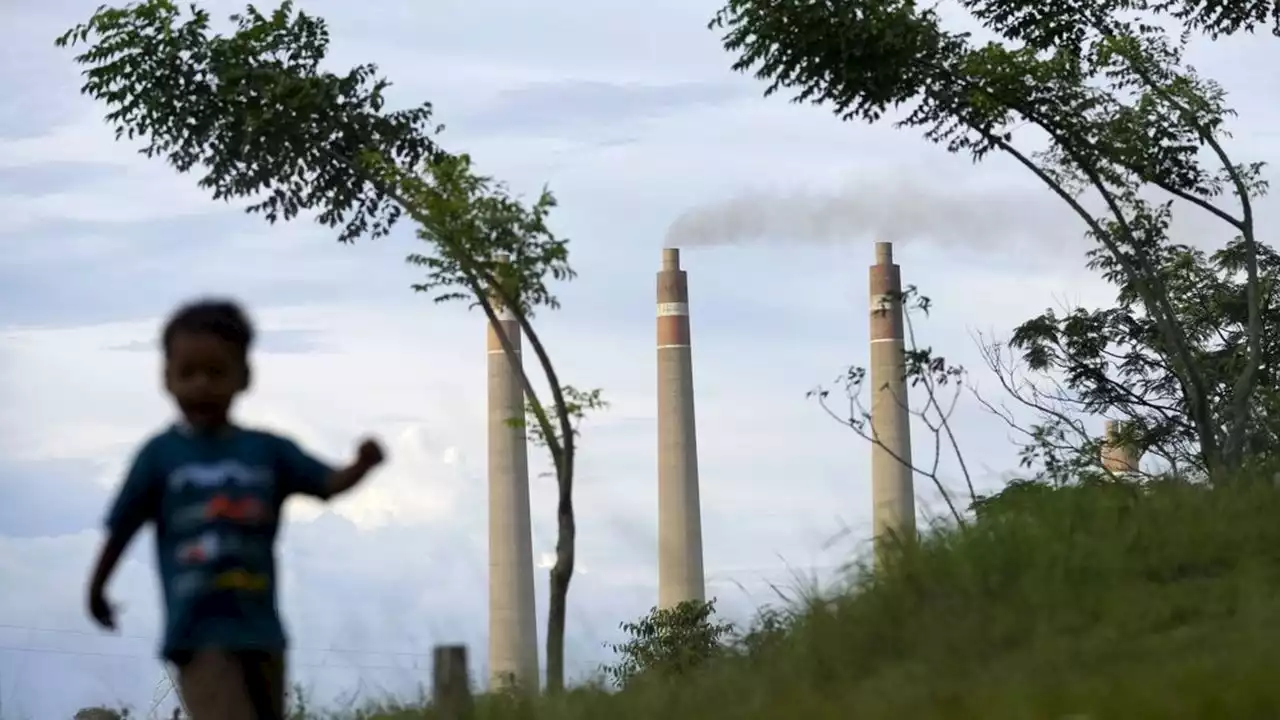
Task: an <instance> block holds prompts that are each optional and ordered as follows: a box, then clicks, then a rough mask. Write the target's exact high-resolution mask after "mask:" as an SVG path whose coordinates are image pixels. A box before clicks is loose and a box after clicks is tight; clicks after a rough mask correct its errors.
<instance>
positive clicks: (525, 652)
mask: <svg viewBox="0 0 1280 720" xmlns="http://www.w3.org/2000/svg"><path fill="white" fill-rule="evenodd" d="M497 260H498V262H507V261H508V260H509V258H508V257H507V256H506V255H499V256H498V258H497ZM494 311H495V312H496V313H497V315H498V324H497V326H496V327H495V326H494V325H493V324H489V331H488V338H487V340H488V342H487V346H488V351H489V352H488V355H489V677H490V684H491V686H492V687H494V688H495V689H498V688H511V687H518V688H524V689H529V688H533V689H536V688H538V687H539V679H538V629H537V625H536V622H537V615H536V612H535V608H534V599H533V597H534V596H533V542H532V540H531V537H530V536H531V529H530V520H529V455H528V448H527V447H526V439H525V438H526V434H525V428H524V426H523V424H519V425H514V424H513V423H512V420H513V419H515V420H516V421H523V420H524V387H523V385H522V384H521V382H520V371H519V365H518V364H516V363H518V362H519V360H518V359H517V360H516V362H515V363H513V362H512V361H511V360H510V359H508V358H507V355H506V353H504V352H503V350H502V343H501V342H500V341H499V339H498V333H499V332H501V333H502V334H503V335H505V336H506V337H507V338H509V339H510V341H511V344H512V346H514V348H515V350H516V353H517V358H518V355H519V353H520V325H519V323H517V322H516V318H515V314H514V313H513V312H511V310H510V309H508V308H506V307H502V306H501V305H500V303H499V302H497V301H496V300H495V301H494Z"/></svg>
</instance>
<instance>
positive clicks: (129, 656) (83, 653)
mask: <svg viewBox="0 0 1280 720" xmlns="http://www.w3.org/2000/svg"><path fill="white" fill-rule="evenodd" d="M0 652H19V653H35V654H45V655H70V656H73V657H103V658H114V659H117V660H138V661H146V662H153V661H156V660H157V658H155V657H154V656H152V655H141V654H138V653H110V652H95V651H92V650H66V649H63V648H40V647H21V646H17V645H0ZM335 654H337V653H335ZM289 665H290V666H292V667H305V668H327V669H334V670H419V669H421V668H419V667H418V666H417V665H416V664H414V665H366V664H361V663H343V664H331V663H327V662H296V661H290V662H289Z"/></svg>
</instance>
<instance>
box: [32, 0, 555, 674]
mask: <svg viewBox="0 0 1280 720" xmlns="http://www.w3.org/2000/svg"><path fill="white" fill-rule="evenodd" d="M230 20H231V24H232V26H233V29H232V31H231V32H230V33H229V34H215V33H214V32H213V31H212V30H211V28H210V17H209V13H208V12H206V11H204V10H202V9H200V8H199V7H197V6H195V5H192V6H191V7H190V8H187V9H185V10H184V9H182V8H179V6H178V5H177V4H176V3H174V2H172V1H171V0H141V1H140V2H133V3H129V4H127V5H125V6H123V7H120V8H112V7H106V6H103V7H100V8H99V9H98V10H97V11H96V12H95V13H94V14H93V15H92V17H90V18H89V20H88V21H87V22H85V23H83V24H80V25H77V26H75V27H74V28H72V29H71V30H69V31H68V32H67V33H66V34H64V35H63V36H61V37H60V38H58V40H57V44H58V45H59V46H75V45H85V46H87V47H86V48H85V49H84V50H83V52H81V53H80V54H79V55H77V56H76V58H75V59H76V62H77V63H78V64H80V65H81V66H83V68H84V70H83V76H84V78H85V81H84V85H83V87H82V88H81V90H82V92H83V93H84V94H86V95H88V96H90V97H92V98H94V99H95V100H98V101H101V102H103V103H105V104H106V106H107V107H108V108H109V112H107V113H106V120H107V122H108V123H109V124H110V125H111V126H112V127H113V128H114V129H115V132H116V137H117V138H121V137H128V138H129V139H134V138H138V139H140V140H142V141H143V142H144V143H145V146H144V147H143V149H142V150H141V152H142V153H144V154H145V155H147V156H148V157H153V156H160V157H162V158H164V159H165V160H167V161H168V162H169V164H171V165H172V166H173V167H174V168H176V169H177V170H178V171H179V172H182V173H187V172H192V173H196V174H198V175H199V181H198V183H199V186H200V187H202V188H204V189H206V190H209V191H210V192H211V194H212V196H213V197H214V198H215V199H223V200H228V201H229V200H231V199H232V198H239V199H248V200H250V201H252V203H253V204H251V205H250V206H249V207H248V208H247V209H248V211H249V212H251V213H259V214H261V215H262V216H263V217H264V218H265V219H266V220H268V221H269V222H272V223H274V222H276V221H278V220H290V219H293V218H296V217H298V216H299V215H301V214H303V213H309V214H313V215H314V219H315V220H316V221H317V222H319V223H321V224H323V225H325V226H327V227H331V228H335V229H336V230H337V234H338V240H339V241H341V242H353V241H355V240H356V239H358V238H361V237H367V238H369V239H376V238H379V237H384V236H386V235H388V234H389V233H390V232H391V230H392V228H393V227H394V226H395V224H396V223H397V222H398V221H399V220H400V219H401V218H402V216H404V215H407V216H408V217H409V218H410V219H411V220H412V221H413V222H414V223H415V224H416V225H417V235H418V237H419V238H420V239H421V240H422V241H423V242H424V243H425V245H426V246H427V248H428V249H427V250H426V251H424V252H421V253H414V254H412V255H410V256H409V257H408V262H410V263H411V264H413V265H415V266H419V267H422V268H423V269H424V272H425V273H426V277H425V278H424V280H423V281H422V282H421V283H419V284H417V285H415V286H414V289H415V290H417V291H421V292H428V293H432V294H434V299H435V300H436V301H437V302H442V301H449V300H458V299H462V300H465V301H468V302H469V303H470V304H471V305H472V306H473V307H474V306H478V307H479V308H480V309H481V310H482V311H483V312H484V314H485V316H486V318H487V319H488V320H489V322H490V323H491V324H493V325H494V326H495V327H498V328H501V326H500V325H499V324H498V318H497V315H496V313H495V301H496V302H497V303H499V304H500V305H501V306H502V307H504V308H507V309H509V310H510V311H511V312H512V313H513V314H514V315H515V317H516V320H517V321H518V323H519V326H520V328H521V331H522V332H523V333H524V334H525V336H526V337H527V338H528V340H529V344H530V345H531V347H532V349H533V351H534V354H535V355H536V357H537V360H538V364H539V366H540V367H541V370H542V372H543V374H544V376H545V378H546V381H547V383H548V385H549V387H550V393H551V400H552V402H551V403H550V404H551V406H552V408H553V411H552V412H553V413H554V419H553V416H552V415H551V414H549V413H548V412H547V411H546V409H545V405H544V404H543V403H542V402H541V401H540V400H539V397H538V393H537V392H536V391H535V390H534V388H533V386H532V384H531V382H530V379H529V377H528V374H527V373H526V372H525V370H524V369H523V367H522V368H521V370H520V372H521V381H522V383H523V384H524V389H525V393H526V396H527V398H528V400H529V403H530V406H531V408H532V410H533V415H534V417H535V419H536V421H537V427H538V429H539V431H540V433H541V436H542V437H544V438H547V439H548V441H547V443H546V445H547V448H548V451H549V452H550V454H551V457H552V462H553V464H554V466H555V469H556V478H557V483H558V489H559V492H558V495H559V497H558V503H557V519H558V530H559V534H558V538H557V542H556V562H555V565H554V567H553V568H552V569H551V583H550V584H551V593H550V603H549V605H550V608H549V613H548V618H547V639H546V654H547V685H548V688H549V689H550V690H552V691H558V690H560V689H562V688H563V685H564V628H565V614H566V598H567V595H568V591H569V583H570V580H571V579H572V577H573V569H574V543H575V532H576V528H575V523H574V514H573V472H574V434H573V432H572V430H573V426H572V420H573V418H571V417H570V415H569V414H568V412H567V407H568V404H567V402H566V400H565V391H564V388H563V387H562V386H561V383H560V380H559V378H558V376H557V373H556V371H555V367H554V365H553V364H552V361H551V358H550V355H549V353H548V351H547V349H546V347H545V346H544V345H543V343H542V341H541V339H540V338H539V336H538V334H537V332H535V330H534V328H533V326H532V324H531V321H532V319H533V317H534V315H535V312H536V311H537V310H540V309H555V308H557V307H559V303H558V301H557V299H556V296H555V295H554V293H553V292H552V291H551V290H550V288H549V287H548V285H547V282H548V281H549V280H570V279H572V278H573V276H574V273H573V270H572V268H571V267H570V266H569V264H568V247H567V241H566V240H565V239H563V238H559V237H557V236H556V235H555V234H553V233H552V232H551V230H550V229H549V228H548V227H547V216H548V213H549V212H550V210H551V209H552V208H553V207H554V206H555V200H554V197H553V196H552V195H551V193H550V192H547V191H545V190H544V191H543V193H542V194H541V196H540V197H538V198H537V200H536V201H535V202H533V203H532V204H529V205H526V204H525V203H524V202H522V201H521V200H520V199H519V198H517V197H514V196H513V195H511V193H510V192H509V191H508V190H507V188H506V187H505V186H503V185H502V184H501V183H498V182H496V181H494V180H493V179H492V178H489V177H486V176H483V175H480V174H478V173H477V172H476V171H475V170H474V168H473V167H472V163H471V160H470V158H469V157H467V156H466V155H459V156H454V155H450V154H449V153H447V152H445V151H444V150H443V149H441V148H440V147H439V145H438V144H437V143H436V141H435V139H434V136H435V135H436V134H438V133H439V132H440V130H441V129H442V128H441V127H440V126H436V125H434V124H433V122H432V119H431V118H432V111H431V110H432V109H431V106H430V105H429V104H423V105H420V106H417V107H412V108H408V109H403V110H395V111H391V110H388V109H386V107H385V100H384V91H385V90H386V88H387V87H388V84H389V83H388V81H387V80H386V79H384V78H382V77H380V76H379V75H378V70H377V67H376V66H374V65H359V66H357V67H355V68H352V69H351V70H349V71H348V72H346V73H345V74H335V73H332V72H328V71H322V70H321V69H320V63H321V62H322V61H323V60H324V58H325V55H326V52H327V50H328V43H329V31H328V27H327V26H326V24H325V22H324V20H323V19H321V18H317V17H314V16H311V15H308V14H306V13H303V12H299V11H295V10H294V9H293V6H292V3H290V2H285V3H283V4H282V5H280V6H279V7H278V8H277V9H276V10H274V11H273V12H271V13H270V14H266V13H263V12H261V11H259V10H258V9H256V8H255V7H253V6H249V7H248V8H247V9H246V10H245V11H244V12H243V13H240V14H237V15H232V16H231V17H230ZM499 254H506V255H508V256H509V258H510V261H509V262H505V263H504V262H498V260H497V256H498V255H499ZM497 334H498V338H499V340H500V341H501V344H502V348H503V350H504V351H505V352H506V353H507V356H508V357H511V358H514V357H515V353H514V349H513V347H512V344H511V340H510V339H509V338H507V337H506V335H505V334H504V333H503V332H501V330H499V332H498V333H497Z"/></svg>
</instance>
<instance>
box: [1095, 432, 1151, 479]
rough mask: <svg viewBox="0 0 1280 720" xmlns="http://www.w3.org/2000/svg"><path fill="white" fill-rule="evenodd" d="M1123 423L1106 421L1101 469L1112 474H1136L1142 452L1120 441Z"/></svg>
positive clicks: (1122, 440)
mask: <svg viewBox="0 0 1280 720" xmlns="http://www.w3.org/2000/svg"><path fill="white" fill-rule="evenodd" d="M1124 430H1125V428H1124V423H1122V422H1120V421H1119V420H1108V421H1107V425H1106V429H1105V430H1104V431H1103V437H1102V467H1104V468H1106V469H1107V470H1109V471H1111V472H1113V473H1117V474H1120V473H1136V472H1138V464H1139V463H1141V462H1142V452H1141V451H1139V450H1138V448H1136V447H1134V446H1133V445H1132V443H1128V442H1125V441H1124V439H1122V437H1121V436H1122V435H1123V434H1124Z"/></svg>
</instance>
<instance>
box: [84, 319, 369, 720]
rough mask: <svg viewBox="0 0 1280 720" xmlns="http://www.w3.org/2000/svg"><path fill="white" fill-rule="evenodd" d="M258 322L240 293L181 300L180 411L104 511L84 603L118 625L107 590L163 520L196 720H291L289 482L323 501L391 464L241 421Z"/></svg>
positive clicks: (172, 361)
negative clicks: (232, 297)
mask: <svg viewBox="0 0 1280 720" xmlns="http://www.w3.org/2000/svg"><path fill="white" fill-rule="evenodd" d="M253 335H254V333H253V328H252V326H251V325H250V323H249V321H248V319H247V318H246V317H245V314H244V312H243V311H242V310H241V309H240V308H239V307H238V306H237V305H236V304H235V303H233V302H228V301H213V300H210V301H202V302H196V303H193V304H190V305H187V306H185V307H182V308H181V309H179V310H178V311H177V312H176V313H175V314H174V315H173V317H172V318H171V319H170V320H169V322H168V324H167V325H166V326H165V329H164V335H163V348H164V359H165V371H164V380H165V388H166V389H167V390H168V392H169V394H170V395H171V396H172V397H173V399H174V401H175V402H176V403H177V405H178V408H179V409H180V410H181V414H182V419H181V420H180V421H179V422H178V423H176V424H174V425H173V426H172V427H170V428H168V429H166V430H165V431H163V432H161V433H159V434H158V435H156V436H154V437H152V438H151V439H150V440H148V441H147V442H146V443H144V444H143V446H142V448H141V449H140V450H139V451H138V453H137V455H136V456H135V457H134V459H133V464H132V466H131V467H130V469H129V472H128V475H127V476H126V477H125V481H124V484H123V485H122V486H121V488H120V491H119V494H118V496H117V497H116V499H115V502H114V503H113V504H112V506H111V510H110V512H109V514H108V516H107V523H106V525H107V536H106V540H105V542H104V543H103V546H102V550H101V552H100V554H99V557H98V561H97V563H96V565H95V566H94V569H93V575H92V579H91V580H90V583H89V613H90V614H91V615H92V616H93V618H94V620H96V621H97V622H98V624H100V625H102V626H103V627H104V628H107V629H114V628H115V618H114V613H113V611H112V607H111V605H110V604H109V603H108V602H107V601H106V598H105V595H104V589H105V587H106V584H107V581H108V579H109V578H110V577H111V573H112V571H113V570H114V569H115V567H116V564H117V563H118V562H119V560H120V555H121V553H123V552H124V549H125V548H126V546H127V545H128V544H129V541H130V540H131V539H132V538H133V536H134V534H135V533H137V531H138V529H139V528H140V527H141V526H142V525H143V524H144V523H147V522H152V523H154V524H155V530H156V533H155V534H156V553H157V568H158V570H159V573H160V581H161V586H162V587H163V590H164V601H165V611H166V621H165V631H164V642H163V647H162V654H163V656H164V658H165V659H166V660H168V661H170V662H172V663H173V664H174V665H175V666H176V667H177V670H178V685H179V688H178V689H179V692H180V693H181V695H182V699H183V702H184V704H185V705H186V707H187V711H188V713H189V714H190V716H191V718H192V720H253V719H254V718H257V720H282V719H283V717H284V694H285V673H284V650H285V644H286V640H285V635H284V629H283V627H282V626H281V622H280V616H279V614H278V612H277V609H276V587H275V578H276V572H275V569H276V568H275V539H276V534H277V530H278V527H279V525H278V523H279V517H280V508H281V505H282V504H283V502H284V500H285V498H287V497H288V496H289V495H291V494H294V493H302V494H304V495H311V496H314V497H317V498H321V499H328V498H331V497H333V496H334V495H337V494H339V493H342V492H344V491H346V490H349V489H350V488H352V487H354V486H355V485H356V484H357V483H359V482H360V481H361V480H362V479H363V478H364V477H365V475H367V474H368V472H369V471H370V470H372V469H373V468H374V467H376V466H377V465H379V464H380V463H381V462H382V461H383V453H382V449H381V447H379V445H378V444H377V443H376V442H375V441H372V440H365V441H364V442H363V443H361V444H360V447H359V449H358V451H357V453H356V459H355V460H354V461H353V462H352V463H351V464H350V465H348V466H347V467H345V468H341V469H334V468H331V467H329V466H328V465H326V464H324V463H322V462H320V461H319V460H316V459H315V458H313V457H312V456H311V455H309V454H307V453H306V452H305V451H303V450H302V449H301V448H299V447H298V446H297V445H295V444H294V443H293V442H291V441H289V440H287V439H285V438H283V437H280V436H278V435H274V434H272V433H268V432H263V431H261V430H250V429H247V428H242V427H238V426H236V425H234V424H233V423H232V422H231V420H230V411H231V405H232V403H233V402H234V401H235V399H236V397H237V396H239V395H240V393H242V392H243V391H244V390H246V389H247V388H248V387H249V377H250V371H249V349H250V347H251V346H252V344H253Z"/></svg>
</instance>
